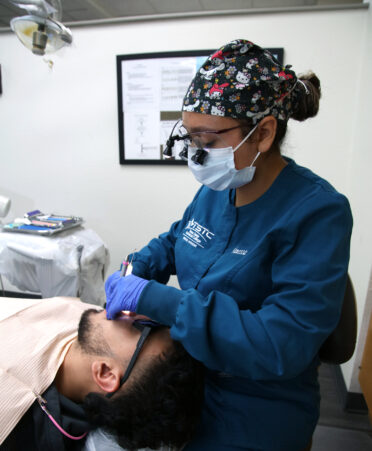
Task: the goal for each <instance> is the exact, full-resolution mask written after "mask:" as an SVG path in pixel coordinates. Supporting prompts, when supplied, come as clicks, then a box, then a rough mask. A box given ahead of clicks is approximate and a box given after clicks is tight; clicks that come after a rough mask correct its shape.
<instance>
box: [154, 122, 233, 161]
mask: <svg viewBox="0 0 372 451" xmlns="http://www.w3.org/2000/svg"><path fill="white" fill-rule="evenodd" d="M238 128H242V126H241V125H236V126H234V127H230V128H224V129H222V130H202V131H196V132H191V133H189V132H188V131H187V129H186V128H185V127H184V126H183V124H182V123H181V122H180V121H178V122H176V124H175V125H174V127H173V130H172V133H171V136H170V137H169V138H168V140H167V143H166V146H165V150H164V152H163V154H164V157H165V158H174V153H173V147H176V149H175V150H176V152H177V147H178V146H179V145H182V148H181V151H180V152H179V154H178V156H179V157H180V158H181V159H182V160H185V161H187V159H188V150H189V148H195V149H197V150H196V153H195V154H194V155H193V156H192V157H191V159H192V161H194V163H196V164H204V162H205V159H206V158H207V156H208V151H209V149H220V148H224V147H228V146H229V144H228V143H227V142H226V141H225V139H224V138H223V136H222V135H223V134H224V133H227V132H229V131H231V130H235V129H238ZM177 142H180V143H179V144H177ZM178 150H180V149H178Z"/></svg>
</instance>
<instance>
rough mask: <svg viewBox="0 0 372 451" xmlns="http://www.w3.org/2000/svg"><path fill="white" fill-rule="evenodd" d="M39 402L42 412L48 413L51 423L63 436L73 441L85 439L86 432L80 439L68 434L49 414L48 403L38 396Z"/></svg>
mask: <svg viewBox="0 0 372 451" xmlns="http://www.w3.org/2000/svg"><path fill="white" fill-rule="evenodd" d="M36 399H37V402H38V403H39V405H40V407H41V408H42V410H43V411H44V412H45V413H46V415H47V416H48V418H49V419H50V421H51V422H52V423H53V424H54V426H55V427H56V428H57V429H58V430H59V431H60V432H61V433H62V434H63V435H65V436H66V437H67V438H69V439H71V440H81V439H83V438H84V437H85V436H86V435H87V432H84V434H83V435H80V436H78V437H75V436H73V435H70V434H69V433H68V432H66V431H65V430H64V429H63V428H62V427H61V426H60V425H59V424H58V423H57V421H56V420H55V419H54V418H53V416H52V414H51V413H50V412H49V410H48V409H47V407H46V404H47V401H46V400H45V399H44V398H43V397H42V396H40V395H38V396H37V397H36Z"/></svg>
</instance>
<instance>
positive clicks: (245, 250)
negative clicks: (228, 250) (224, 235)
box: [232, 247, 248, 255]
mask: <svg viewBox="0 0 372 451" xmlns="http://www.w3.org/2000/svg"><path fill="white" fill-rule="evenodd" d="M247 252H248V251H247V249H238V248H237V247H236V248H235V249H234V250H233V251H232V254H238V255H247Z"/></svg>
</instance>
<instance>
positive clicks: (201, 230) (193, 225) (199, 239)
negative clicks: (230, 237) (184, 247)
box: [183, 218, 214, 248]
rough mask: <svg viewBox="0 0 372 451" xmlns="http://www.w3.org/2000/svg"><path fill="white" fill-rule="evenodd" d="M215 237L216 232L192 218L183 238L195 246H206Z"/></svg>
mask: <svg viewBox="0 0 372 451" xmlns="http://www.w3.org/2000/svg"><path fill="white" fill-rule="evenodd" d="M213 237H214V233H212V232H211V231H210V230H208V229H207V228H206V227H203V226H202V225H200V224H198V223H197V222H196V221H195V220H194V218H193V219H191V220H190V221H189V222H188V224H187V226H186V227H185V229H184V231H183V239H184V240H185V241H186V242H187V243H189V244H191V246H193V247H197V246H199V247H201V248H204V246H205V245H206V244H207V243H208V242H209V241H210V240H211V239H212V238H213Z"/></svg>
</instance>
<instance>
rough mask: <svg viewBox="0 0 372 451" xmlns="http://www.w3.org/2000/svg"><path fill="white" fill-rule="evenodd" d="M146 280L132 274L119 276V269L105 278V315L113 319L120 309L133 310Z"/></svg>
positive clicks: (146, 282)
mask: <svg viewBox="0 0 372 451" xmlns="http://www.w3.org/2000/svg"><path fill="white" fill-rule="evenodd" d="M148 283H149V281H148V280H145V279H142V278H141V277H137V276H135V275H133V274H130V275H129V276H125V277H121V275H120V271H116V272H114V274H111V276H110V277H109V278H108V279H107V280H106V283H105V291H106V299H107V302H106V317H107V319H114V318H115V316H116V315H117V314H118V313H119V312H120V311H121V310H129V311H130V312H135V311H136V307H137V303H138V299H139V297H140V295H141V292H142V290H143V289H144V288H145V285H147V284H148Z"/></svg>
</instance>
